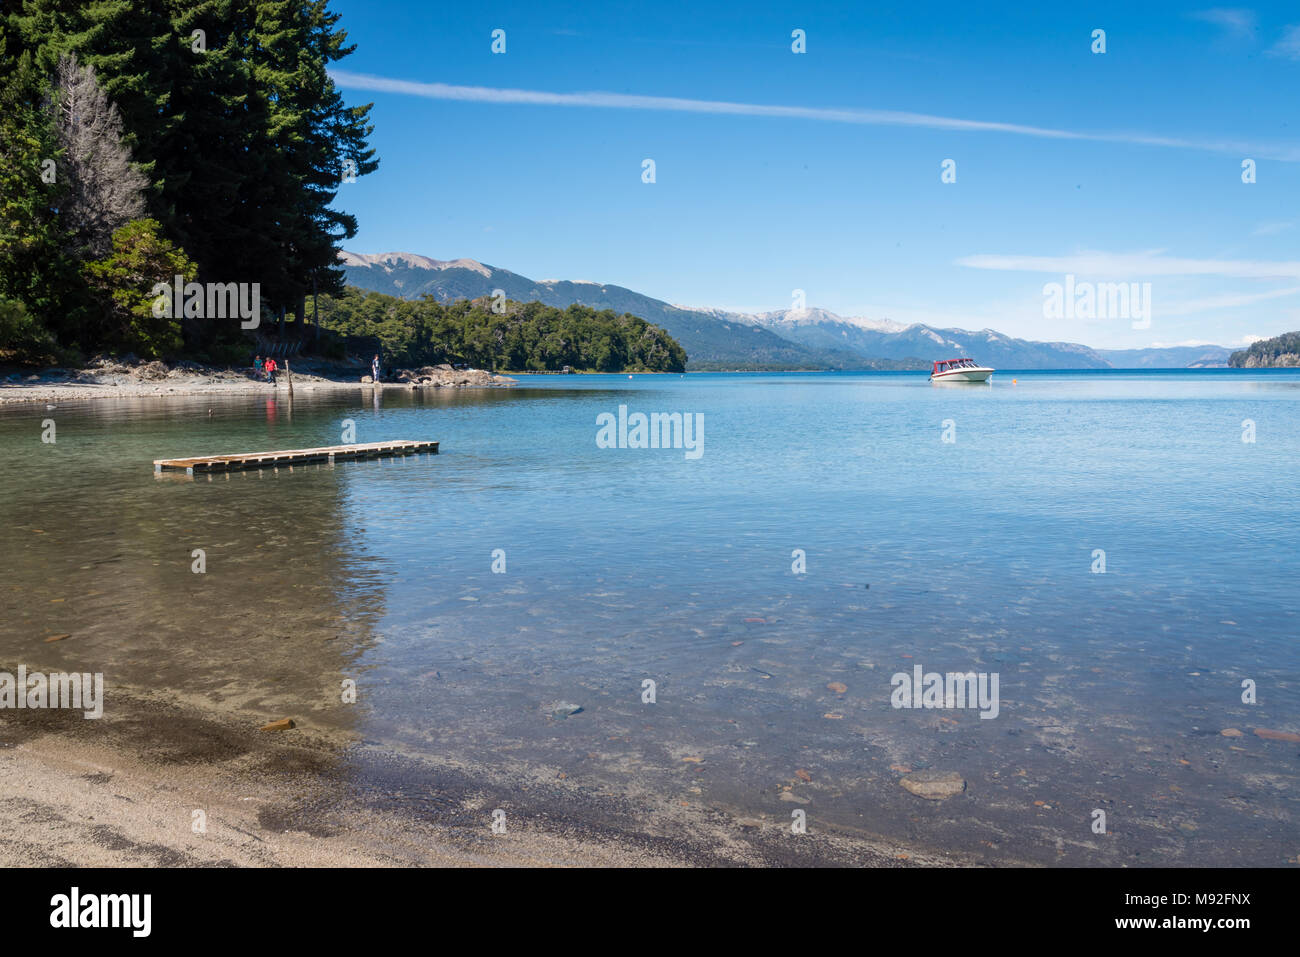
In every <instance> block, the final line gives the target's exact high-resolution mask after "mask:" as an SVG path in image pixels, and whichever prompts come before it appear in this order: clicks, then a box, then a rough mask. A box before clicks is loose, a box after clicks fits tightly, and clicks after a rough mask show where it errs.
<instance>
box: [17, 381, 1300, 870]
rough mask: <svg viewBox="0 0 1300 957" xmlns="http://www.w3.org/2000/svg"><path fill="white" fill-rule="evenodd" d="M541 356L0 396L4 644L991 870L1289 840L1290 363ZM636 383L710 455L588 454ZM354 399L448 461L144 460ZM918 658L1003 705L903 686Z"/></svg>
mask: <svg viewBox="0 0 1300 957" xmlns="http://www.w3.org/2000/svg"><path fill="white" fill-rule="evenodd" d="M518 378H519V385H518V387H516V388H514V389H509V390H504V389H503V390H484V391H463V392H452V391H449V390H443V391H441V392H433V393H427V394H426V393H420V394H415V393H411V392H408V391H406V390H401V389H397V388H393V387H390V388H388V389H387V390H385V391H383V393H382V395H377V394H374V393H373V392H372V391H370V390H366V391H362V390H360V389H359V390H358V391H357V392H356V393H355V394H352V393H347V394H342V393H340V394H334V395H330V394H321V395H317V396H313V395H311V394H306V393H305V394H302V395H300V396H299V397H298V398H297V399H296V400H294V401H293V402H292V403H290V401H289V400H288V398H287V396H285V395H284V394H283V393H280V394H279V395H278V396H274V397H273V396H270V395H268V396H266V397H241V398H221V399H217V398H213V397H208V396H200V397H188V398H171V399H164V398H152V399H131V400H125V399H124V400H104V401H97V402H85V403H60V405H59V407H58V408H57V409H54V410H47V409H45V408H44V404H43V403H42V404H39V405H36V404H33V405H32V406H30V407H27V408H14V407H8V408H3V409H0V452H2V453H3V458H2V461H3V463H4V464H3V466H0V492H2V493H3V498H2V502H3V504H2V505H0V519H2V521H0V552H2V554H3V556H4V557H3V559H0V561H2V562H3V576H2V578H0V667H3V668H5V669H8V670H12V669H14V668H16V666H17V665H18V664H26V665H28V667H30V668H35V667H48V668H51V669H53V668H67V669H72V668H76V669H79V670H86V671H102V672H104V674H105V683H106V687H107V691H106V698H107V700H106V705H105V718H104V720H105V721H110V720H112V694H113V688H114V686H115V684H120V686H129V687H131V688H136V689H146V690H150V689H151V690H153V691H156V692H158V693H160V694H165V695H171V696H175V697H177V698H179V699H182V700H185V701H188V702H192V703H194V702H197V703H199V704H201V705H202V706H204V707H208V708H212V709H218V710H223V711H230V712H232V713H238V714H240V715H247V716H249V719H250V720H256V719H257V718H259V717H264V718H265V719H266V720H270V719H272V718H278V717H281V716H283V715H294V716H295V718H296V719H298V720H299V721H301V722H304V723H306V724H308V725H310V726H312V727H318V728H324V729H327V730H329V731H330V732H331V733H336V734H338V735H340V736H341V737H342V739H344V740H346V741H347V742H349V747H352V748H355V749H356V750H357V752H358V754H359V755H365V754H370V755H373V754H378V753H385V752H387V753H400V754H402V755H404V756H408V757H413V758H416V759H420V758H423V759H427V760H429V761H434V762H442V763H447V764H454V765H456V766H458V767H462V768H467V769H475V770H477V771H479V772H481V773H484V774H488V775H491V774H499V775H501V777H502V778H503V779H504V778H511V779H515V780H531V779H536V780H543V779H545V780H554V779H556V778H557V775H559V774H563V775H564V780H565V781H571V782H573V786H575V787H588V788H591V789H592V790H593V793H598V794H606V795H614V796H618V797H619V798H621V799H625V800H629V801H636V802H641V803H643V804H645V805H647V806H652V805H655V804H656V802H658V803H662V804H663V805H665V806H667V805H672V806H680V805H681V804H682V802H687V803H688V804H691V805H702V806H704V807H709V808H717V809H720V810H723V811H726V812H728V813H730V814H734V815H737V816H740V817H743V818H754V819H762V820H765V821H769V822H774V823H775V824H776V825H780V826H783V827H786V828H787V829H788V826H789V822H790V821H791V815H792V812H793V811H794V810H797V809H802V810H803V811H804V812H805V813H806V818H807V825H808V829H809V831H815V830H817V829H818V828H822V829H829V830H838V831H841V832H843V833H846V834H852V833H860V834H869V835H885V836H888V837H892V838H896V839H898V840H900V841H908V842H913V843H915V844H917V845H920V846H925V847H931V848H935V849H939V850H944V851H952V852H959V853H962V854H970V855H978V856H980V858H981V859H984V860H989V861H991V862H997V861H998V860H1022V861H1025V860H1027V861H1036V862H1041V863H1046V864H1069V865H1106V866H1114V865H1118V864H1128V865H1133V866H1143V865H1157V864H1172V865H1193V864H1199V865H1206V864H1226V865H1247V864H1251V865H1265V866H1274V865H1281V864H1284V863H1286V862H1287V861H1288V860H1291V861H1294V860H1295V859H1296V857H1297V855H1300V788H1298V785H1300V744H1297V743H1292V742H1287V741H1284V740H1270V739H1264V738H1261V737H1258V736H1256V735H1255V734H1253V730H1254V729H1255V728H1265V729H1278V730H1283V731H1289V732H1296V731H1300V641H1298V640H1297V633H1298V630H1300V620H1298V619H1297V607H1298V603H1297V582H1300V547H1298V546H1300V496H1297V491H1298V490H1300V489H1298V487H1300V481H1298V480H1297V466H1296V463H1297V461H1300V373H1298V372H1290V371H1262V372H1238V371H1224V370H1207V371H1203V372H1184V371H1177V372H1151V373H1120V372H1105V373H1099V372H1082V373H1044V372H1018V373H1017V372H999V373H998V374H997V375H996V376H995V377H994V381H993V383H992V384H991V385H988V386H974V385H972V386H947V387H939V386H931V385H930V384H929V383H928V381H927V377H926V376H925V375H924V374H916V373H910V374H888V373H880V374H815V373H809V374H765V375H729V374H693V375H688V376H685V377H680V376H676V375H670V376H651V375H638V376H635V377H633V378H629V377H627V376H626V375H624V376H521V377H518ZM1013 379H1014V380H1015V381H1014V382H1013ZM620 406H626V411H627V414H628V415H629V416H630V415H632V414H633V413H637V412H640V413H646V414H649V413H681V414H682V415H683V416H687V415H690V416H692V422H697V421H701V420H702V423H703V431H702V442H701V444H699V445H698V447H697V451H698V452H699V453H700V454H699V455H698V457H696V456H695V454H694V453H690V450H688V449H684V448H658V449H655V448H646V449H641V448H602V447H600V446H599V445H598V443H597V432H598V429H599V426H598V422H597V420H598V417H599V416H601V415H602V413H610V414H612V415H613V416H614V417H615V418H616V419H617V416H618V415H619V407H620ZM209 410H211V414H210V415H209ZM697 415H698V416H699V417H701V419H696V418H694V417H695V416H697ZM47 418H52V419H54V420H55V422H56V425H57V442H56V443H55V444H48V443H42V441H41V432H42V425H41V423H42V420H45V419H47ZM346 420H352V422H353V423H354V425H355V435H356V438H355V441H357V442H371V441H380V440H385V439H436V440H439V441H440V442H441V443H442V453H441V454H440V455H437V456H420V457H418V458H408V459H399V460H389V461H370V462H360V463H339V464H338V465H336V466H334V467H332V468H331V467H327V466H308V467H301V468H295V469H293V470H289V469H279V470H278V471H270V470H266V471H262V472H243V473H236V474H232V475H218V476H214V477H211V478H209V477H207V476H202V475H200V476H195V477H193V478H187V477H185V476H170V475H163V476H158V475H155V474H154V472H153V469H152V465H151V462H152V460H153V459H155V458H161V457H172V456H182V455H192V454H203V453H218V452H236V451H253V450H262V449H287V448H302V447H309V446H318V445H330V444H338V443H340V442H341V441H342V440H343V430H344V429H345V427H346V425H347V421H346ZM692 438H693V439H694V440H700V439H701V434H700V433H698V432H697V433H694V434H693V436H692ZM1243 438H1246V439H1250V440H1251V441H1243ZM688 453H689V454H688ZM195 549H202V550H203V553H204V561H205V563H206V571H205V572H204V573H203V574H196V573H195V572H194V571H192V565H193V563H194V561H195V558H194V557H193V552H194V550H195ZM56 633H69V634H71V635H72V636H73V637H72V638H69V639H67V640H65V641H61V642H58V643H55V644H45V643H44V642H43V638H44V637H45V636H46V635H49V634H56ZM917 666H920V667H921V668H922V669H923V671H924V672H927V673H928V672H939V673H947V672H955V673H965V672H972V671H973V672H976V673H979V674H982V675H988V676H994V675H996V677H997V681H998V684H997V688H998V699H997V706H996V708H988V707H986V708H983V709H981V708H979V707H976V706H970V707H965V708H955V707H954V708H921V707H915V708H899V707H894V703H895V702H894V701H891V698H893V693H894V684H893V682H892V681H891V678H892V676H893V675H895V674H896V673H904V674H906V675H908V676H909V683H910V677H911V675H912V673H913V669H914V668H915V667H917ZM344 679H352V680H355V681H356V684H357V703H356V704H354V705H353V704H342V703H340V695H339V688H340V685H341V682H342V681H343V680H344ZM647 681H649V682H653V686H651V685H648V684H646V682H647ZM1243 682H1248V683H1249V685H1248V687H1247V688H1243ZM828 686H829V687H828ZM841 688H842V689H843V690H841ZM1252 688H1253V693H1254V703H1246V702H1243V694H1245V693H1246V692H1247V691H1249V690H1250V689H1252ZM651 691H653V701H650V700H648V698H649V697H650V696H651V694H650V693H651ZM1247 697H1249V695H1247ZM565 705H571V706H577V707H580V708H581V711H578V712H577V713H573V714H567V712H568V711H569V710H571V708H570V707H565ZM982 712H983V713H984V714H987V715H989V716H988V717H981V713H982ZM0 720H2V719H0ZM1225 729H1239V730H1241V731H1242V732H1244V734H1243V736H1241V737H1230V736H1224V735H1222V734H1221V731H1223V730H1225ZM367 767H368V761H367V759H365V758H364V757H359V758H358V761H357V763H356V765H355V767H354V768H353V772H354V778H353V780H354V781H355V782H356V783H357V784H358V785H359V786H360V787H361V788H363V789H364V787H365V785H366V782H365V775H366V773H367V770H366V769H367ZM922 770H931V771H939V772H956V773H958V774H959V775H960V776H961V777H962V778H963V779H964V780H965V781H966V790H965V792H964V793H962V794H960V795H958V796H956V797H953V798H950V799H948V800H946V801H943V802H936V801H927V800H924V799H923V798H921V797H917V796H915V795H913V794H911V793H909V792H908V791H906V790H904V789H903V788H902V787H901V786H900V785H899V780H900V778H902V777H903V776H904V775H905V774H909V773H912V772H916V771H922ZM1097 811H1104V813H1105V825H1106V828H1105V831H1106V833H1104V834H1099V833H1096V831H1095V830H1094V827H1095V822H1096V821H1097V820H1098V818H1097V815H1096V812H1097ZM512 813H517V814H521V815H524V814H527V800H526V798H525V796H524V795H522V794H520V795H519V797H518V800H517V802H516V804H515V805H514V809H513V811H512ZM782 822H784V823H782Z"/></svg>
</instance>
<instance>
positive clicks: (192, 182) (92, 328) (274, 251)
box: [0, 0, 378, 362]
mask: <svg viewBox="0 0 1300 957" xmlns="http://www.w3.org/2000/svg"><path fill="white" fill-rule="evenodd" d="M0 11H3V12H0V353H3V355H2V356H0V358H4V359H9V360H24V361H31V362H49V361H60V362H73V361H76V360H77V358H78V357H80V356H84V355H88V354H90V353H91V352H94V351H100V350H109V351H113V350H118V351H126V350H130V351H134V352H136V353H138V354H140V355H144V356H151V357H153V356H163V355H173V354H177V353H179V352H181V351H184V352H186V353H187V354H190V355H193V356H197V357H200V358H203V357H211V358H213V359H218V360H219V359H221V358H222V357H230V356H234V355H238V356H239V357H240V358H241V360H242V358H243V357H244V355H245V354H246V352H247V346H246V343H245V341H244V340H243V339H242V338H241V337H242V336H243V335H244V334H245V333H243V332H242V331H241V329H240V325H241V323H240V322H238V321H236V320H235V319H234V318H229V317H226V316H225V315H224V314H222V313H218V315H219V316H221V317H220V318H215V317H214V316H213V314H212V313H213V310H212V309H211V308H209V309H208V310H207V311H206V312H204V311H203V310H202V309H194V310H191V309H189V307H188V298H189V297H188V295H187V304H186V308H185V309H183V310H182V308H181V307H180V305H179V304H177V306H176V307H175V308H173V307H172V305H171V303H168V304H167V305H165V306H161V305H160V302H159V297H158V292H157V287H158V285H159V284H168V285H171V284H172V283H173V282H174V281H175V277H177V276H180V277H182V279H181V283H182V288H185V287H184V284H185V283H189V282H197V283H202V284H205V285H206V286H208V288H209V289H211V286H212V285H215V284H220V285H222V286H230V284H236V285H239V286H243V287H244V288H245V289H251V288H252V284H254V283H256V284H258V289H259V298H260V303H259V309H258V310H257V311H258V312H259V316H258V320H259V321H260V320H261V319H262V317H265V318H266V319H267V320H268V321H271V322H276V321H278V323H279V324H280V327H281V328H283V324H284V321H285V315H286V312H288V313H293V314H295V315H296V316H297V317H298V319H299V321H300V322H301V321H305V319H306V314H307V311H306V301H307V299H308V297H309V296H311V295H312V294H313V293H314V292H320V293H338V292H341V291H342V288H343V282H342V273H341V271H340V270H339V269H338V265H337V255H338V250H339V247H340V243H341V242H342V241H343V240H345V239H348V238H350V237H352V236H354V235H355V234H356V230H357V224H356V221H355V219H354V218H353V217H352V216H350V215H348V214H347V213H342V212H339V211H337V210H335V209H333V208H332V207H331V204H332V203H333V201H334V199H335V197H336V195H337V193H338V191H339V189H340V186H341V185H342V184H343V183H346V182H351V181H353V180H354V179H355V177H357V176H362V175H365V174H367V173H370V172H372V171H373V170H374V169H375V168H376V167H377V165H378V161H377V160H376V159H375V157H374V151H373V150H372V149H370V148H369V146H368V145H367V137H368V136H369V135H370V134H371V132H372V127H371V126H370V124H369V122H368V119H367V117H368V113H369V110H370V107H369V106H360V107H349V106H347V105H345V104H344V102H343V100H342V97H341V96H340V94H339V92H338V91H337V89H336V88H335V87H334V84H333V82H332V81H331V80H330V78H329V75H328V73H327V67H328V66H329V65H330V64H331V63H333V62H335V61H337V60H340V59H342V58H343V57H346V56H347V55H348V54H349V53H351V52H352V47H350V46H348V45H346V34H345V33H344V32H343V31H342V30H340V29H338V28H337V22H338V15H337V14H334V13H332V12H331V11H330V10H329V9H328V3H327V0H96V2H93V3H88V2H84V0H5V2H4V3H3V4H0ZM230 288H234V287H233V286H230ZM211 295H212V294H211V292H210V291H209V293H208V296H209V300H208V301H209V302H211ZM250 298H251V297H250ZM160 313H161V314H160ZM173 313H181V315H173ZM263 328H265V324H264V326H263Z"/></svg>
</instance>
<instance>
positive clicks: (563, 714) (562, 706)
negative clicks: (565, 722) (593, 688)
mask: <svg viewBox="0 0 1300 957" xmlns="http://www.w3.org/2000/svg"><path fill="white" fill-rule="evenodd" d="M542 710H543V711H544V712H546V713H547V714H549V715H550V716H551V717H553V718H567V717H568V716H569V715H571V714H578V713H579V712H580V711H582V705H580V704H574V703H573V702H572V701H552V702H551V703H550V704H545V705H542Z"/></svg>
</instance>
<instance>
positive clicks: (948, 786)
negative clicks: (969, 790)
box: [898, 771, 966, 801]
mask: <svg viewBox="0 0 1300 957" xmlns="http://www.w3.org/2000/svg"><path fill="white" fill-rule="evenodd" d="M898 783H899V784H901V785H902V786H903V787H904V788H906V789H907V790H908V791H911V792H912V793H913V794H915V795H916V796H917V797H923V798H925V799H926V800H928V801H943V800H946V799H948V798H950V797H953V796H955V795H958V794H961V793H962V792H963V791H965V790H966V779H965V778H963V777H962V776H961V775H960V774H958V773H957V772H956V771H914V772H912V773H911V774H909V775H907V777H905V778H903V779H901V780H900V781H899V782H898Z"/></svg>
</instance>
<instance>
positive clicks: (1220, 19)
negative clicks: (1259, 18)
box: [1191, 7, 1255, 37]
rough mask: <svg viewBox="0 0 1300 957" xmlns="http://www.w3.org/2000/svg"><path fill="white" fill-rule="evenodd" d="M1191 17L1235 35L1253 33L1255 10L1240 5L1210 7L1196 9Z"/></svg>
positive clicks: (1247, 35) (1246, 35)
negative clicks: (1207, 8)
mask: <svg viewBox="0 0 1300 957" xmlns="http://www.w3.org/2000/svg"><path fill="white" fill-rule="evenodd" d="M1191 16H1192V18H1193V19H1195V20H1202V21H1204V22H1205V23H1212V24H1214V25H1215V26H1217V27H1221V28H1222V29H1223V30H1224V31H1226V32H1227V33H1229V34H1231V35H1232V36H1235V37H1249V36H1254V35H1255V11H1254V10H1246V9H1244V8H1242V7H1212V8H1211V9H1209V10H1197V11H1196V12H1195V13H1193V14H1192V15H1191Z"/></svg>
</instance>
